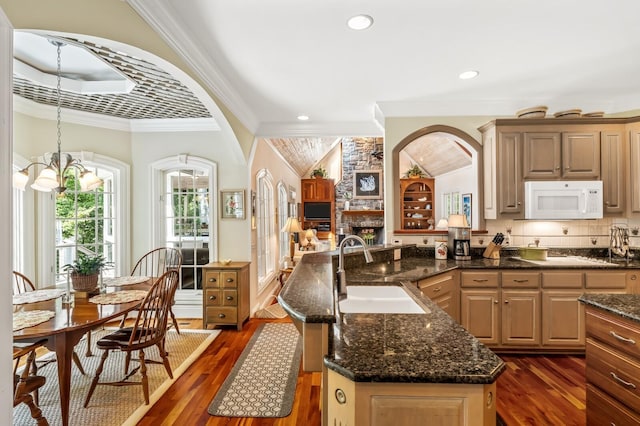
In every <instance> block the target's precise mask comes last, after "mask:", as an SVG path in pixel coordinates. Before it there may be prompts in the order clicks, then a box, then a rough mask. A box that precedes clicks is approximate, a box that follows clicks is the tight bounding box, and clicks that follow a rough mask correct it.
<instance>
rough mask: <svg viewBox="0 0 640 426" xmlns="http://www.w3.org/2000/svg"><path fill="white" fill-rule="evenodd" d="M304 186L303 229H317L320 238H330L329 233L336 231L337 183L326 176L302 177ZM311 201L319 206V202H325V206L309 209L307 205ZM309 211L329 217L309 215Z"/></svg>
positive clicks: (301, 184) (301, 183)
mask: <svg viewBox="0 0 640 426" xmlns="http://www.w3.org/2000/svg"><path fill="white" fill-rule="evenodd" d="M300 186H301V188H302V200H301V207H302V211H301V212H300V215H301V216H302V228H303V229H305V230H306V229H315V230H316V235H317V237H318V238H320V239H326V238H329V234H333V235H335V232H336V205H335V198H336V197H335V184H334V182H333V179H324V178H312V179H302V181H301V182H300ZM311 203H316V204H313V205H315V206H319V203H322V204H324V208H320V209H319V210H318V209H315V208H314V209H307V208H306V207H305V205H307V204H309V205H311ZM307 211H309V212H311V213H313V214H314V215H315V214H317V213H321V216H325V215H328V217H315V216H313V217H311V216H307V214H306V212H307Z"/></svg>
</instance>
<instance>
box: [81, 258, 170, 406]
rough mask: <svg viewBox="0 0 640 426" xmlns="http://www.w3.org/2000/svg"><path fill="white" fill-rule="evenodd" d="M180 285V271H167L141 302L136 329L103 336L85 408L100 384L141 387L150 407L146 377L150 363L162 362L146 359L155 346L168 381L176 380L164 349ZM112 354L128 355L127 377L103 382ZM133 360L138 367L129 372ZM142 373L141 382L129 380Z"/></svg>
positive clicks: (125, 374) (133, 327) (126, 357)
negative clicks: (104, 371) (168, 325)
mask: <svg viewBox="0 0 640 426" xmlns="http://www.w3.org/2000/svg"><path fill="white" fill-rule="evenodd" d="M177 286H178V272H177V271H175V270H172V271H167V272H165V273H164V274H162V276H160V277H159V278H157V280H156V281H155V282H154V283H153V285H152V286H151V288H150V289H149V292H148V293H147V295H146V296H145V298H144V299H143V300H142V303H141V304H140V308H139V310H138V314H137V317H136V319H135V322H134V323H133V326H131V327H121V328H119V329H118V330H117V331H115V332H113V333H111V334H108V335H107V336H104V337H102V338H101V339H100V340H98V342H97V346H98V349H102V350H103V353H102V358H101V359H100V364H99V365H98V368H97V369H96V375H95V377H94V378H93V381H92V382H91V387H90V388H89V393H88V394H87V398H86V399H85V401H84V407H85V408H86V407H87V406H88V405H89V401H90V400H91V396H92V395H93V392H94V390H95V388H96V386H97V385H110V386H128V385H142V391H143V393H144V400H145V404H147V405H148V404H149V383H148V378H147V363H159V362H160V361H154V360H147V359H145V353H144V350H145V349H146V348H149V347H152V346H156V347H157V348H158V353H159V354H160V356H161V357H162V361H161V362H162V364H163V365H164V368H165V370H167V374H168V375H169V378H171V379H173V373H172V371H171V365H169V359H168V358H167V352H166V350H165V334H166V332H167V318H168V317H169V312H170V309H171V301H172V300H173V296H174V294H175V292H176V288H177ZM111 351H120V352H124V353H125V365H124V378H123V379H122V380H120V381H117V382H100V374H102V371H103V368H104V363H105V361H106V360H107V357H108V356H109V354H110V353H111ZM136 351H137V353H138V358H137V359H133V360H132V359H131V354H132V353H134V352H136ZM131 361H137V362H138V363H139V365H138V366H137V367H136V368H134V369H132V370H131V371H129V366H130V363H131ZM138 370H139V371H140V374H141V376H142V377H141V380H140V381H139V382H132V381H129V378H131V377H132V376H133V375H134V374H136V372H138Z"/></svg>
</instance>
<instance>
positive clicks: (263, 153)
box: [251, 141, 301, 314]
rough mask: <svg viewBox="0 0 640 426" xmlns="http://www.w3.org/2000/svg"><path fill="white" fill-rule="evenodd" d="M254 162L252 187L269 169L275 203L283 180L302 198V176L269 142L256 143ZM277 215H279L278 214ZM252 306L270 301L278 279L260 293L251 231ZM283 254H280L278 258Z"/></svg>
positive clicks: (253, 308)
mask: <svg viewBox="0 0 640 426" xmlns="http://www.w3.org/2000/svg"><path fill="white" fill-rule="evenodd" d="M252 159H253V162H252V164H251V188H252V190H253V191H255V190H256V174H257V173H258V171H260V170H262V169H267V170H268V171H269V173H270V174H271V177H272V179H273V191H274V203H275V205H276V206H277V202H278V193H277V189H278V182H283V183H284V184H285V185H286V186H287V187H289V186H292V187H294V188H295V190H296V194H297V200H296V201H297V202H300V200H301V193H300V176H298V174H297V173H296V172H295V171H293V169H291V168H290V167H289V166H288V165H286V164H285V163H284V162H283V161H282V159H281V158H280V156H279V155H278V154H276V152H275V151H274V150H273V149H272V148H271V146H270V145H269V144H267V143H266V142H264V141H260V142H258V143H256V145H255V151H254V153H253V155H252ZM276 217H277V216H276ZM251 247H252V249H251V253H252V258H251V307H252V314H253V312H254V311H255V310H256V309H259V308H260V307H262V305H263V304H264V303H265V302H268V301H269V300H268V299H269V296H270V295H271V294H273V292H274V291H275V290H276V288H277V285H278V284H277V281H273V282H272V283H271V284H270V285H268V286H267V287H265V289H264V290H263V291H262V293H260V294H258V272H257V269H256V265H257V263H256V262H257V260H258V259H257V258H256V250H255V247H256V232H255V231H252V232H251ZM281 257H282V256H281V255H280V254H278V259H280V258H281Z"/></svg>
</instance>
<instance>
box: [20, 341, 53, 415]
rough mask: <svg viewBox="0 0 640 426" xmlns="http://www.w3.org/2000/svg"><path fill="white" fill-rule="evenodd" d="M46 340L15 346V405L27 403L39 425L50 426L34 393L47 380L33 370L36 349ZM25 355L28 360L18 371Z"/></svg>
mask: <svg viewBox="0 0 640 426" xmlns="http://www.w3.org/2000/svg"><path fill="white" fill-rule="evenodd" d="M46 341H47V340H46V339H42V340H40V341H38V342H35V343H32V344H30V345H28V346H19V347H15V346H14V348H13V362H14V367H13V406H14V407H16V406H18V405H19V404H22V403H24V404H26V405H27V406H28V407H29V411H30V412H31V417H33V418H34V419H35V420H36V422H37V424H38V426H49V422H48V421H47V419H46V418H45V417H44V416H43V415H42V410H40V407H38V404H37V402H36V401H35V399H34V395H33V394H35V393H37V391H38V389H39V388H41V387H42V386H43V385H44V384H45V382H46V378H45V377H44V376H38V375H37V373H34V372H33V366H34V365H35V359H36V349H38V348H40V347H42V346H43V345H44V344H45V342H46ZM24 356H26V357H27V360H26V362H25V364H24V368H23V369H22V371H21V372H20V373H18V367H19V365H20V360H21V359H22V357H24Z"/></svg>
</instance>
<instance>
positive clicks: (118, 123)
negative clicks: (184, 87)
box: [13, 95, 220, 133]
mask: <svg viewBox="0 0 640 426" xmlns="http://www.w3.org/2000/svg"><path fill="white" fill-rule="evenodd" d="M13 110H14V111H15V112H19V113H20V114H25V115H28V116H30V117H35V118H41V119H43V120H52V121H55V120H56V118H57V116H56V107H54V106H49V105H43V104H39V103H37V102H34V101H31V100H29V99H25V98H23V97H21V96H18V95H13ZM62 111H63V114H62V115H61V118H62V121H64V122H65V123H73V124H80V125H83V126H90V127H100V128H103V129H110V130H118V131H121V132H131V133H144V132H201V131H219V130H220V126H219V125H218V123H217V122H216V121H215V120H214V119H213V118H184V119H183V118H179V119H144V120H128V119H125V118H118V117H109V116H106V115H101V114H94V113H90V112H85V111H78V110H73V109H63V110H62Z"/></svg>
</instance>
